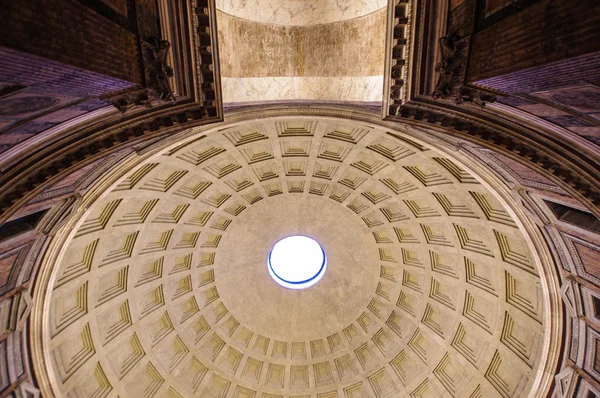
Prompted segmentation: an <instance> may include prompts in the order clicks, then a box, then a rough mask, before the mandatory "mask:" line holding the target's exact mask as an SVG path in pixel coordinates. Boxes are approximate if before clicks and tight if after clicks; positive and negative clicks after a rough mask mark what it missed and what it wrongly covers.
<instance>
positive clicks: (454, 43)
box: [431, 32, 496, 106]
mask: <svg viewBox="0 0 600 398" xmlns="http://www.w3.org/2000/svg"><path fill="white" fill-rule="evenodd" d="M468 41H469V38H461V37H460V36H459V35H458V34H457V33H456V32H453V33H450V34H447V35H446V36H442V37H440V40H439V44H440V48H441V50H442V60H441V61H440V62H439V63H438V64H437V65H436V66H435V71H436V72H437V73H438V74H439V76H438V80H437V84H436V87H435V90H434V91H433V93H432V94H431V95H432V97H433V98H434V99H440V98H441V99H451V98H454V102H455V103H456V104H457V105H462V104H464V103H465V102H471V103H474V104H477V105H479V106H485V104H486V103H488V102H495V101H496V96H494V95H492V94H489V93H485V92H482V91H481V90H478V89H476V88H473V87H467V86H465V85H463V82H464V73H465V68H466V60H467V55H468V50H469V42H468Z"/></svg>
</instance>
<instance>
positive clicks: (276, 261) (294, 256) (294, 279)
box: [267, 235, 327, 289]
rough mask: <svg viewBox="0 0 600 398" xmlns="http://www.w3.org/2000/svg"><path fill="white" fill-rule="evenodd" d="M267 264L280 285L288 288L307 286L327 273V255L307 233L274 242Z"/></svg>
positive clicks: (313, 283)
mask: <svg viewBox="0 0 600 398" xmlns="http://www.w3.org/2000/svg"><path fill="white" fill-rule="evenodd" d="M267 266H268V268H269V274H270V275H271V277H272V278H273V279H274V280H275V282H277V283H278V284H279V285H281V286H283V287H285V288H288V289H307V288H309V287H311V286H313V285H315V284H316V283H317V282H319V281H320V280H321V278H323V275H325V270H326V268H327V255H326V254H325V250H323V248H322V247H321V245H320V244H319V243H318V242H317V241H316V240H314V239H312V238H309V237H308V236H302V235H294V236H288V237H286V238H283V239H281V240H280V241H278V242H277V243H275V245H274V246H273V248H272V249H271V251H270V253H269V258H268V259H267Z"/></svg>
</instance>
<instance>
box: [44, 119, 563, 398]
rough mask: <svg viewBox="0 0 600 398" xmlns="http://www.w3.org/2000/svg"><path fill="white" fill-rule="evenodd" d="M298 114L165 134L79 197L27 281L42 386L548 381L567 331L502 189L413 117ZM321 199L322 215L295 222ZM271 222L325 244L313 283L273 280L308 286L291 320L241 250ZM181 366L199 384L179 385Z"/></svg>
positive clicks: (531, 229) (524, 385)
mask: <svg viewBox="0 0 600 398" xmlns="http://www.w3.org/2000/svg"><path fill="white" fill-rule="evenodd" d="M301 111H302V110H290V113H292V115H288V116H282V117H268V112H264V113H260V112H258V113H253V114H248V113H246V114H244V113H239V114H236V115H233V116H231V117H230V118H229V119H228V120H227V121H226V122H225V123H222V124H220V125H217V126H211V127H210V128H203V129H201V131H199V130H200V129H197V130H192V131H188V132H185V133H182V134H180V135H178V136H174V137H173V138H172V140H170V141H169V143H164V144H159V146H157V147H156V148H154V149H148V152H147V153H146V154H141V156H140V157H139V158H137V159H136V156H135V155H132V156H131V157H130V158H129V159H127V160H126V162H125V163H124V164H123V165H121V166H120V167H117V168H115V170H113V171H112V172H110V173H109V174H108V175H107V176H106V177H105V178H104V180H103V181H102V182H99V183H98V184H97V185H96V186H95V187H94V188H93V190H92V191H91V192H90V193H88V195H86V196H85V197H84V199H83V205H82V207H81V208H80V209H79V210H78V213H77V216H76V217H74V218H73V219H72V220H69V222H68V223H67V224H66V225H65V226H63V228H62V230H61V231H60V232H59V233H58V234H57V235H56V237H55V238H54V240H53V242H52V244H51V246H50V248H49V251H48V253H47V255H46V257H45V259H44V261H43V264H42V267H41V272H40V276H39V278H38V283H37V285H36V294H35V295H34V297H35V298H36V302H35V309H34V311H33V315H32V333H33V340H32V346H33V357H34V358H33V359H34V361H33V362H34V364H35V368H36V373H37V374H38V375H39V378H40V381H41V383H40V384H41V386H42V390H43V391H42V392H43V394H44V396H48V397H52V396H66V395H65V394H66V393H67V392H72V393H75V394H77V392H79V393H82V392H83V391H84V390H82V389H90V388H91V389H92V391H91V392H92V393H94V392H98V391H100V396H103V395H102V394H103V391H104V392H106V393H107V394H108V392H110V391H113V390H116V391H117V392H120V394H121V395H122V396H123V395H127V394H129V395H131V394H136V393H138V391H137V388H138V387H139V386H141V385H144V383H146V382H147V384H148V385H147V386H146V385H144V386H145V387H147V388H149V389H150V390H148V389H146V392H148V391H149V393H156V392H157V391H158V390H159V389H162V390H161V391H164V392H165V394H166V393H167V391H168V394H171V395H169V396H187V394H189V393H190V391H191V392H193V391H194V388H195V389H196V390H197V391H198V393H200V392H202V391H205V392H206V391H209V390H211V389H219V388H221V389H222V390H221V391H227V390H228V391H230V392H231V391H235V394H237V395H236V396H254V395H252V394H262V393H265V394H272V395H265V396H269V397H271V396H273V397H275V396H279V395H277V394H281V393H282V392H283V391H285V394H286V396H287V395H289V394H292V395H301V394H302V393H305V394H309V393H314V394H319V396H323V397H325V396H327V397H329V396H330V395H327V394H330V393H331V394H333V395H331V396H332V397H333V396H336V395H335V394H334V392H335V393H337V394H338V395H337V396H353V395H348V394H360V393H361V391H371V392H373V393H374V394H376V395H380V396H385V394H387V393H386V389H390V391H389V392H388V393H391V394H393V393H394V392H393V391H396V392H400V391H406V392H407V393H411V392H412V393H418V392H419V391H421V390H423V389H426V388H428V389H429V390H430V391H431V390H433V391H437V392H438V393H440V394H441V393H442V392H443V391H445V390H448V391H449V392H450V393H451V394H452V393H453V394H456V395H460V394H467V395H468V394H470V393H471V392H472V391H471V390H476V389H479V391H483V393H484V396H487V395H486V393H489V394H499V393H500V394H502V391H503V390H502V388H505V387H503V386H505V385H508V387H506V388H514V390H512V393H513V394H517V395H518V394H521V393H522V394H525V393H526V391H529V393H528V394H530V395H531V396H544V395H545V392H546V391H547V390H548V389H549V387H550V384H551V382H552V377H551V375H552V374H553V373H552V372H553V369H554V367H555V365H556V361H557V358H558V355H559V353H558V351H559V350H558V345H559V344H558V342H559V341H560V337H561V336H560V335H561V329H560V326H559V325H560V324H561V319H560V317H561V314H560V311H559V309H560V305H559V303H560V301H559V296H558V289H557V287H556V278H555V276H554V274H553V270H552V262H551V257H550V255H549V254H548V253H547V249H545V248H544V246H543V244H542V239H541V238H540V237H539V233H538V232H537V231H536V229H535V226H533V225H532V224H531V223H530V222H529V221H528V220H527V219H526V218H525V217H524V215H523V213H522V212H521V211H520V210H519V209H518V207H517V206H516V205H515V203H514V202H513V200H512V199H511V198H510V195H509V193H508V192H507V191H506V188H505V187H504V186H503V185H502V184H501V183H499V182H498V181H496V180H495V178H494V177H493V175H492V174H491V173H489V172H488V171H486V170H485V169H483V168H482V167H481V166H480V165H478V164H477V163H475V162H473V161H472V160H471V159H469V158H468V157H465V156H463V155H461V154H460V153H454V154H452V155H450V154H449V153H448V151H447V149H444V147H446V148H447V147H448V145H447V144H446V143H443V142H442V141H440V140H439V139H438V138H437V137H436V136H435V135H434V134H428V133H427V132H426V131H424V130H415V129H410V128H403V127H402V126H397V127H396V128H395V129H389V125H388V127H384V126H385V125H384V124H382V123H376V122H375V121H371V122H368V123H365V121H364V120H362V121H361V120H352V119H351V118H350V116H351V115H352V114H353V113H352V112H350V113H349V112H339V111H336V110H330V111H329V112H330V116H329V117H326V116H319V117H315V116H313V117H306V116H300V115H297V114H296V115H293V113H294V112H298V113H300V112H301ZM265 116H266V117H265ZM354 116H356V117H361V115H359V114H354ZM245 118H253V119H251V120H244V121H242V119H245ZM373 119H375V118H373ZM423 134H427V136H424V135H423ZM422 138H427V140H428V141H429V143H425V142H423V141H422V140H421V139H422ZM319 205H320V206H321V207H323V208H324V210H323V212H322V213H319V214H322V215H321V216H318V214H317V217H315V218H314V220H316V221H313V220H311V219H309V218H306V217H304V216H303V215H305V214H306V210H307V206H308V207H309V208H310V209H316V208H318V207H319ZM209 213H210V215H209ZM290 220H292V221H293V222H291V224H290ZM267 221H268V222H269V225H271V226H272V228H269V229H266V228H260V225H264V223H265V222H267ZM289 225H294V228H295V230H289ZM249 228H250V229H251V228H254V231H255V232H256V233H253V234H244V231H247V230H248V229H249ZM258 232H262V234H263V235H260V234H259V233H258ZM269 233H272V234H273V236H272V237H269ZM281 233H285V234H294V233H306V234H308V233H310V234H311V236H315V237H318V240H319V241H320V242H323V244H326V245H327V247H328V248H329V247H333V248H334V249H333V251H332V253H331V257H330V259H331V263H330V269H328V271H327V272H328V278H326V279H324V280H323V281H321V282H320V283H319V284H318V285H316V286H315V287H314V288H313V289H308V290H306V291H300V292H285V290H284V289H281V288H280V287H278V286H273V287H275V288H277V289H279V290H278V292H279V293H278V294H282V295H284V294H285V293H301V294H304V295H305V297H303V299H305V307H302V303H300V304H298V302H299V300H298V298H297V297H292V296H291V299H288V298H286V297H283V299H282V301H281V302H282V303H283V304H282V305H283V307H281V308H279V309H286V307H285V305H289V306H290V307H289V311H288V312H289V314H291V316H292V318H291V320H286V318H285V317H283V318H282V317H280V316H277V310H278V308H276V307H273V308H269V307H268V306H266V305H265V304H264V300H263V298H261V297H260V295H261V294H265V295H266V296H269V294H267V293H269V292H270V290H269V287H268V283H270V284H272V285H274V283H273V281H272V280H270V278H269V276H268V274H267V272H266V267H264V259H263V260H262V261H261V262H260V264H256V265H255V266H254V268H255V269H253V267H252V266H251V265H249V264H251V263H244V262H239V261H237V260H236V258H237V259H239V258H244V256H240V255H239V254H240V253H246V254H247V256H246V257H247V258H249V259H250V260H251V259H252V258H253V257H252V256H253V253H255V252H256V246H257V242H263V244H264V245H265V246H266V247H271V246H270V245H272V243H274V242H275V241H276V240H277V239H276V238H277V236H276V235H277V234H281ZM319 234H320V236H318V235H319ZM353 234H356V236H355V237H353ZM279 237H280V236H279ZM253 239H254V240H253ZM269 239H271V243H269ZM326 242H327V243H326ZM349 247H352V250H348V248H349ZM336 250H337V251H338V252H339V253H336ZM353 253H354V254H356V256H354V257H353ZM328 255H329V253H328ZM348 256H349V257H348ZM342 267H345V268H343V269H344V271H345V272H341V271H340V270H341V269H342ZM353 267H354V268H353ZM240 269H241V270H243V273H244V274H243V275H240V277H239V280H237V281H236V280H235V278H234V277H233V276H232V275H234V274H235V272H233V271H236V270H240ZM236 272H237V271H236ZM261 272H262V273H261ZM238 275H239V274H238ZM329 276H331V278H329ZM344 278H345V279H344ZM328 281H329V282H330V283H329V282H328ZM532 287H533V288H532ZM244 289H245V290H244ZM245 292H248V293H252V294H248V295H245V294H246V293H245ZM283 292H285V293H283ZM286 299H287V300H288V302H289V304H286V301H285V300H286ZM253 300H254V302H253ZM261 300H263V301H261ZM316 302H321V303H324V304H323V305H322V306H320V307H319V306H313V305H312V304H314V303H316ZM244 306H245V307H244ZM311 307H314V308H312V309H311V311H316V312H313V313H311V312H310V311H308V310H307V308H311ZM261 309H262V310H263V312H262V313H261ZM253 311H256V312H253ZM319 311H323V314H330V316H329V318H328V322H327V324H326V326H325V327H319V326H318V322H317V319H320V318H317V317H318V316H326V315H319ZM302 317H304V319H306V320H307V322H308V323H309V325H310V326H307V327H305V330H303V329H302V326H301V325H302V322H295V321H297V320H298V319H299V318H302ZM311 320H313V322H312V324H311ZM290 325H291V326H290ZM299 325H300V326H299ZM286 327H287V329H286ZM190 368H192V369H195V370H196V371H197V374H196V377H199V375H200V374H202V378H201V380H199V381H198V384H197V385H196V384H194V383H195V382H189V383H191V384H189V383H188V385H187V386H186V382H185V380H186V377H188V376H189V377H191V376H193V375H189V374H187V373H186V372H184V369H188V370H189V369H190ZM511 369H512V370H511ZM515 369H516V370H518V372H515ZM347 372H349V373H347ZM453 372H458V373H453ZM450 374H454V375H456V374H458V375H460V376H461V377H459V378H456V379H452V378H450V379H451V380H449V379H448V375H450ZM186 375H187V376H186ZM424 375H427V377H425V376H424ZM548 375H550V376H548ZM90 377H91V379H90ZM463 379H464V380H466V381H464V382H462V380H463ZM90 380H92V381H91V382H90ZM189 380H197V379H194V378H193V377H192V378H191V379H189ZM189 380H188V381H189ZM94 382H97V383H96V384H94ZM278 383H281V384H278ZM390 383H391V384H390ZM145 387H144V388H145ZM154 388H155V389H156V390H153V389H154ZM103 389H104V390H103ZM423 391H424V390H423ZM499 391H500V392H499ZM88 392H89V391H88ZM509 392H511V391H509ZM141 393H143V391H141ZM206 393H208V392H206ZM176 394H179V395H176ZM242 394H246V395H242ZM248 394H249V395H248ZM343 394H345V395H343ZM142 395H143V394H142ZM151 395H152V394H151ZM256 396H262V395H256ZM358 396H360V395H358Z"/></svg>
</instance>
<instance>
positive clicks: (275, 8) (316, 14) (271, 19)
mask: <svg viewBox="0 0 600 398" xmlns="http://www.w3.org/2000/svg"><path fill="white" fill-rule="evenodd" d="M386 5H387V1H386V0H285V1H280V0H217V9H218V10H221V11H223V12H226V13H228V14H231V15H235V16H237V17H239V18H243V19H249V20H252V21H257V22H265V23H271V24H280V25H318V24H325V23H331V22H339V21H344V20H348V19H352V18H357V17H361V16H363V15H366V14H369V13H372V12H373V11H376V10H379V9H381V8H383V7H385V6H386Z"/></svg>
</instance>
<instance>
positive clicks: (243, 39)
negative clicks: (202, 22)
mask: <svg viewBox="0 0 600 398" xmlns="http://www.w3.org/2000/svg"><path fill="white" fill-rule="evenodd" d="M385 18H386V13H385V10H381V11H377V12H375V13H373V14H369V15H367V16H365V17H362V18H358V19H354V20H351V21H344V22H339V23H333V24H327V25H318V26H279V25H271V24H263V23H257V22H251V21H247V20H243V19H239V18H235V17H232V16H230V15H227V14H224V13H222V12H220V13H218V29H219V53H220V57H221V74H222V76H224V77H265V76H321V77H323V76H376V75H381V74H383V63H384V55H385V48H384V47H385Z"/></svg>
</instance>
